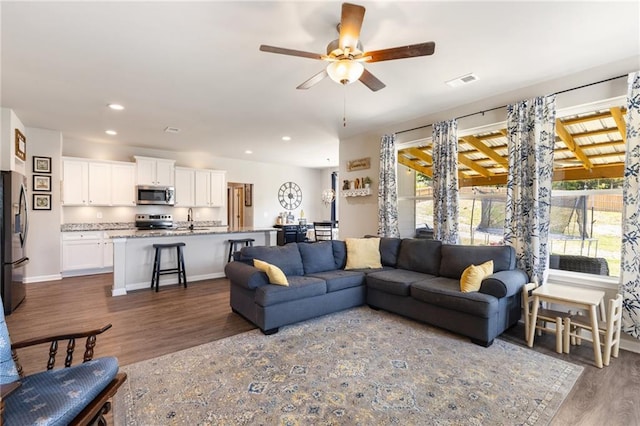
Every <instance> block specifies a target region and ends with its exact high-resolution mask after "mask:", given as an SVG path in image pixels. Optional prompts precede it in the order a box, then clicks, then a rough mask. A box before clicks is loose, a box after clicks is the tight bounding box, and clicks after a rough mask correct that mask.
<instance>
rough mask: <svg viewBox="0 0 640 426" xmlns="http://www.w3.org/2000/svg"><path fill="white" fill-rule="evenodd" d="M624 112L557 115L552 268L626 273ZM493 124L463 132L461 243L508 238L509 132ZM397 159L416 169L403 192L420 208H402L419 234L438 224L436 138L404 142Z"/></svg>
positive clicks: (601, 110)
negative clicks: (622, 254)
mask: <svg viewBox="0 0 640 426" xmlns="http://www.w3.org/2000/svg"><path fill="white" fill-rule="evenodd" d="M613 102H614V103H615V102H618V103H620V104H621V103H622V102H624V101H623V100H618V101H613ZM625 113H626V111H625V109H624V108H622V107H621V106H619V105H613V106H610V107H609V106H608V107H607V108H599V109H597V110H592V111H588V112H581V113H574V114H571V115H565V116H564V117H562V118H561V119H559V120H557V122H556V136H557V137H556V144H555V148H554V178H553V181H554V182H553V190H552V202H551V223H550V224H549V226H550V252H551V253H552V257H551V259H550V266H551V268H552V269H562V270H565V271H571V272H581V273H590V274H597V275H610V276H619V273H620V249H621V244H622V243H621V233H622V230H621V221H622V204H621V203H622V189H621V188H622V175H623V172H624V161H625V143H624V139H623V136H622V135H623V134H624V131H625V130H624V118H623V117H624V114H625ZM494 129H496V130H490V131H483V132H478V133H474V134H471V135H466V136H460V137H459V141H458V143H459V145H458V152H459V179H458V181H459V186H460V217H459V227H458V229H459V232H460V238H461V243H462V244H479V245H485V244H501V243H502V235H503V229H502V228H503V224H504V212H505V199H506V189H505V183H506V177H507V167H508V164H507V138H506V136H505V135H506V131H505V129H504V128H502V129H501V128H499V127H498V126H495V127H494ZM460 134H462V132H460ZM398 162H399V163H400V164H401V165H402V166H404V167H406V168H407V170H412V171H415V173H413V174H411V178H413V179H414V182H413V188H414V193H413V194H412V196H406V197H404V198H402V202H405V203H406V202H407V201H411V208H412V209H413V211H412V212H409V207H408V205H405V206H404V209H403V208H401V209H400V215H401V216H402V215H403V214H407V215H410V216H412V217H413V218H414V222H413V224H414V225H415V230H416V234H420V232H421V230H425V229H428V228H431V227H433V199H432V197H433V191H432V187H431V163H432V157H431V145H430V142H429V141H425V140H422V141H420V142H417V143H416V144H414V145H413V146H411V147H407V148H402V149H400V150H399V151H398ZM399 175H402V173H401V172H400V173H399ZM400 177H401V178H404V176H400ZM405 187H406V185H405ZM400 195H403V194H402V192H401V193H400ZM405 195H407V194H405ZM401 222H402V220H401ZM407 229H408V227H407ZM403 236H405V235H403ZM407 236H409V235H407Z"/></svg>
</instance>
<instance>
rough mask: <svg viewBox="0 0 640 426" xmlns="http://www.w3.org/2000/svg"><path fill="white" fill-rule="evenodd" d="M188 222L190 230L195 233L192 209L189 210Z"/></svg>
mask: <svg viewBox="0 0 640 426" xmlns="http://www.w3.org/2000/svg"><path fill="white" fill-rule="evenodd" d="M187 222H189V229H190V230H191V231H193V210H192V209H191V207H189V210H187Z"/></svg>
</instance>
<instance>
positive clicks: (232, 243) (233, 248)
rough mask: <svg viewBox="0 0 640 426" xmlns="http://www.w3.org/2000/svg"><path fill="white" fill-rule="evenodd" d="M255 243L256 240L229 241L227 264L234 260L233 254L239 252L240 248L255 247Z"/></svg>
mask: <svg viewBox="0 0 640 426" xmlns="http://www.w3.org/2000/svg"><path fill="white" fill-rule="evenodd" d="M254 241H255V240H254V239H253V238H242V239H239V240H229V257H228V258H227V263H229V262H231V259H232V258H233V253H234V252H236V251H238V246H242V244H244V246H245V247H249V246H253V242H254Z"/></svg>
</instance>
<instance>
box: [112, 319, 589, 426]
mask: <svg viewBox="0 0 640 426" xmlns="http://www.w3.org/2000/svg"><path fill="white" fill-rule="evenodd" d="M122 369H123V370H125V371H126V372H127V374H128V375H129V378H128V380H127V381H126V383H125V384H124V385H123V389H121V390H120V392H119V395H121V397H120V398H119V401H118V402H117V403H116V404H115V409H116V410H118V409H119V410H121V411H116V412H115V413H114V418H115V419H116V421H117V423H120V422H122V423H123V424H126V425H145V426H146V425H260V424H263V425H367V426H369V425H390V424H402V425H421V424H429V425H445V424H446V425H519V424H531V425H534V424H535V425H540V424H547V423H549V422H550V420H551V419H552V418H553V415H554V413H555V412H556V411H557V409H558V408H559V406H560V404H561V403H562V401H563V400H564V398H565V397H566V396H567V394H568V393H569V391H570V390H571V388H572V387H573V385H574V384H575V382H576V380H577V379H578V377H579V376H580V374H581V373H582V370H583V368H582V367H581V366H577V365H574V364H571V363H568V362H565V361H562V360H559V359H556V358H552V357H549V356H546V355H543V354H540V353H537V352H535V351H533V350H531V349H529V348H526V347H521V346H516V345H514V344H511V343H507V342H505V341H502V340H499V339H496V340H495V341H494V343H493V345H492V346H490V347H489V348H483V347H481V346H478V345H475V344H473V343H471V342H470V341H469V339H468V338H464V337H460V336H457V335H454V334H450V333H448V332H446V331H443V330H439V329H436V328H433V327H429V326H427V325H424V324H421V323H418V322H415V321H412V320H408V319H404V318H402V317H399V316H396V315H393V314H389V313H385V312H382V311H373V310H371V309H369V308H368V307H362V308H357V309H352V310H349V311H344V312H340V313H336V314H332V315H328V316H325V317H322V318H318V319H314V320H310V321H306V322H303V323H300V324H296V325H292V326H288V327H282V328H281V329H280V332H279V333H277V334H274V335H271V336H264V335H263V334H262V333H261V332H260V331H258V330H253V331H249V332H246V333H243V334H240V335H236V336H232V337H229V338H226V339H222V340H218V341H215V342H212V343H207V344H204V345H201V346H198V347H195V348H191V349H187V350H184V351H180V352H176V353H172V354H169V355H165V356H162V357H159V358H155V359H151V360H148V361H143V362H139V363H136V364H131V365H128V366H125V367H123V368H122ZM118 419H119V420H118Z"/></svg>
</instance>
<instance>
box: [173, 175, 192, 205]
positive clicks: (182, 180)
mask: <svg viewBox="0 0 640 426" xmlns="http://www.w3.org/2000/svg"><path fill="white" fill-rule="evenodd" d="M175 173H176V177H175V188H176V207H194V206H195V170H194V169H190V168H188V167H176V168H175Z"/></svg>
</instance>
